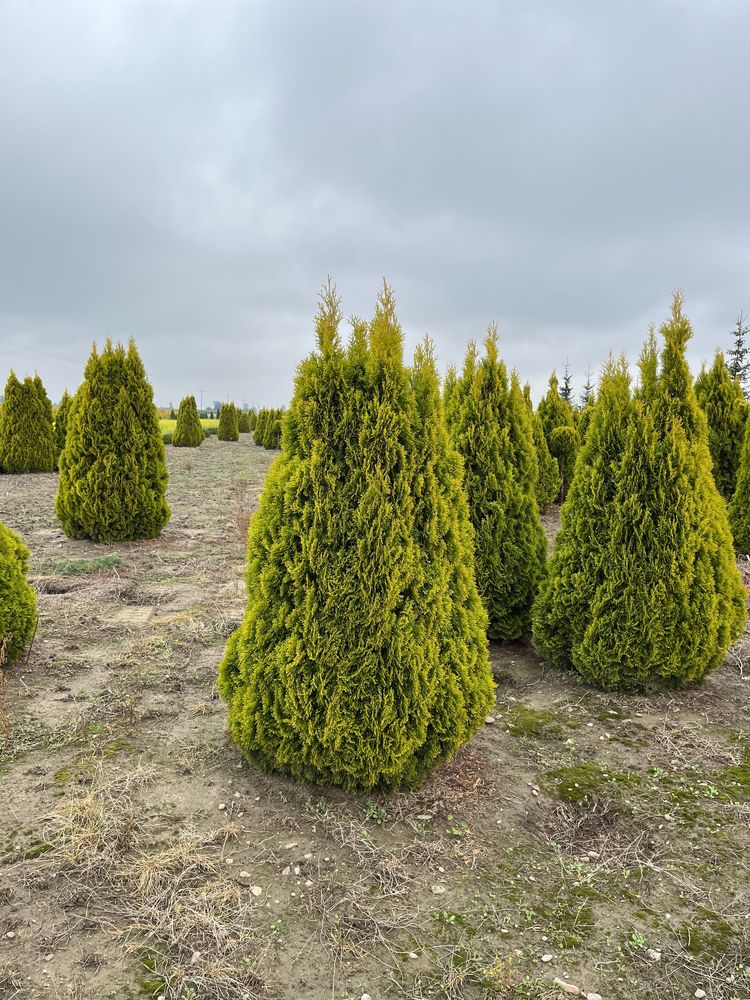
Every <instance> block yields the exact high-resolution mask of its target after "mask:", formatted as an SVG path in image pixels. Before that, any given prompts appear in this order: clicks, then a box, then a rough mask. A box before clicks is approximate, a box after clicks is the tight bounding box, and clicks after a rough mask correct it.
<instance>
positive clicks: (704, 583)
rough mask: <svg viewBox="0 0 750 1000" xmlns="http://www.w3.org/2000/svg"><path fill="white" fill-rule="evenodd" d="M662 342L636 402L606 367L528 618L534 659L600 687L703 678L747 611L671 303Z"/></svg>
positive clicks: (623, 374)
mask: <svg viewBox="0 0 750 1000" xmlns="http://www.w3.org/2000/svg"><path fill="white" fill-rule="evenodd" d="M661 332H662V336H663V338H664V347H663V350H662V354H661V363H660V365H659V366H658V368H659V370H658V371H657V360H658V359H657V353H656V345H655V342H654V340H653V338H651V339H650V340H649V341H648V342H647V344H646V348H645V349H644V353H643V355H642V358H641V385H640V387H639V390H638V392H637V393H636V394H635V395H634V396H633V395H631V392H630V386H629V378H628V374H627V368H626V365H625V363H624V362H618V363H614V362H610V363H609V364H608V365H607V367H606V369H605V372H604V375H603V378H602V382H601V387H600V392H599V398H598V400H597V402H596V405H595V407H594V411H593V415H592V418H591V425H590V428H589V432H588V435H587V438H586V442H585V444H584V446H583V449H582V451H581V454H580V456H579V459H578V463H577V466H576V473H575V478H574V480H573V483H572V485H571V488H570V492H569V494H568V497H567V500H566V501H565V504H564V505H563V509H562V527H561V529H560V533H559V535H558V537H557V541H556V544H555V551H554V555H553V557H552V559H551V561H550V567H549V575H548V578H547V581H546V582H545V583H544V584H543V586H542V588H541V591H540V594H539V598H538V600H537V603H536V606H535V608H534V626H533V640H534V644H535V646H536V647H537V649H538V650H539V651H540V652H541V653H542V654H543V655H544V656H546V657H547V658H548V659H549V660H551V661H552V662H553V663H555V664H557V665H559V666H569V667H573V668H574V669H575V670H577V671H578V672H579V673H580V674H581V675H582V676H583V677H584V678H585V679H586V680H588V681H591V682H593V683H595V684H597V685H599V686H601V687H603V688H638V687H642V686H644V685H646V684H649V683H661V684H686V683H691V682H694V681H698V680H700V679H701V678H702V677H703V676H705V674H706V673H707V672H708V671H710V670H712V669H713V668H715V667H716V666H718V665H719V664H720V663H721V662H722V660H723V658H724V656H725V654H726V651H727V648H728V646H729V644H730V642H732V641H733V640H734V639H736V638H737V637H738V635H739V634H740V632H741V630H742V625H743V622H744V619H745V613H746V612H745V596H744V589H743V587H742V583H741V580H740V576H739V572H738V570H737V567H736V564H735V562H734V554H733V552H732V546H731V534H730V531H729V524H728V520H727V513H726V507H725V505H724V503H723V501H722V500H721V497H720V496H719V493H718V490H717V488H716V484H715V482H714V479H713V476H712V474H711V458H710V453H709V450H708V430H707V427H706V421H705V417H704V415H703V413H702V411H701V409H700V407H699V406H698V403H697V400H696V397H695V392H694V389H693V385H692V379H691V376H690V372H689V369H688V366H687V362H686V360H685V346H686V343H687V341H688V339H689V337H690V336H691V328H690V324H689V322H688V320H687V318H686V317H685V316H684V315H683V313H682V300H681V297H680V296H679V295H678V296H675V301H674V305H673V309H672V316H671V318H670V320H669V321H668V322H666V323H665V324H664V325H663V326H662V331H661Z"/></svg>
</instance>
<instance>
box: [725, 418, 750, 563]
mask: <svg viewBox="0 0 750 1000" xmlns="http://www.w3.org/2000/svg"><path fill="white" fill-rule="evenodd" d="M729 521H730V524H731V526H732V536H733V537H734V547H735V549H736V551H737V552H738V553H741V554H742V555H748V554H750V420H748V421H747V423H746V426H745V438H744V442H743V445H742V452H741V454H740V466H739V470H738V472H737V487H736V489H735V492H734V496H733V497H732V500H731V501H730V504H729Z"/></svg>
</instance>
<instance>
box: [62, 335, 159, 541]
mask: <svg viewBox="0 0 750 1000" xmlns="http://www.w3.org/2000/svg"><path fill="white" fill-rule="evenodd" d="M167 478H168V477H167V468H166V463H165V459H164V442H163V441H162V436H161V431H160V429H159V420H158V415H157V411H156V407H155V406H154V401H153V392H152V389H151V385H150V384H149V382H148V380H147V378H146V372H145V369H144V367H143V363H142V361H141V359H140V357H139V355H138V351H137V350H136V346H135V342H134V341H133V340H131V341H130V344H129V346H128V349H127V350H125V348H124V347H123V345H122V344H117V345H115V346H113V345H112V342H111V341H110V340H107V342H106V344H105V347H104V350H103V351H102V352H101V353H99V352H98V351H97V348H96V345H94V347H93V349H92V351H91V356H90V357H89V360H88V363H87V365H86V371H85V377H84V381H83V384H82V385H81V387H80V388H79V390H78V392H77V393H76V395H75V397H74V399H73V403H72V405H71V408H70V415H69V417H68V434H67V438H66V442H65V448H64V449H63V452H62V455H61V456H60V484H59V487H58V493H57V501H56V509H57V516H58V517H59V519H60V521H61V523H62V526H63V530H64V531H65V532H66V534H68V535H70V536H71V537H72V538H91V539H93V540H94V541H97V542H114V541H121V540H124V539H130V538H154V537H156V536H157V535H158V534H159V533H160V531H161V530H162V528H163V527H164V525H165V524H166V523H167V521H168V520H169V507H168V505H167V501H166V491H167Z"/></svg>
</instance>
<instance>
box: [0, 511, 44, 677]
mask: <svg viewBox="0 0 750 1000" xmlns="http://www.w3.org/2000/svg"><path fill="white" fill-rule="evenodd" d="M28 568H29V550H28V549H27V548H26V546H25V545H24V544H23V542H22V541H21V539H20V538H19V537H18V535H17V534H16V533H15V531H11V529H10V528H7V527H6V526H5V525H4V524H3V523H2V521H0V668H2V667H3V666H4V665H5V664H7V663H13V662H14V661H15V660H17V659H18V658H19V657H20V656H22V655H23V654H24V653H25V652H26V650H27V649H28V646H29V643H30V642H31V640H32V638H33V636H34V629H35V628H36V595H35V593H34V590H33V589H32V587H30V586H29V583H28V581H27V579H26V574H27V572H28Z"/></svg>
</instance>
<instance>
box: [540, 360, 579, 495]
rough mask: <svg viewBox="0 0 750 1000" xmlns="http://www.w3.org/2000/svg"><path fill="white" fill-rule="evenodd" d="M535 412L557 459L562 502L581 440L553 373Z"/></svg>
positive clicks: (571, 411)
mask: <svg viewBox="0 0 750 1000" xmlns="http://www.w3.org/2000/svg"><path fill="white" fill-rule="evenodd" d="M537 413H538V414H539V419H540V420H541V422H542V429H543V430H544V437H545V438H546V441H547V447H548V448H549V451H550V454H551V455H552V456H553V458H555V459H556V460H557V467H558V470H559V473H560V483H561V485H560V496H561V497H562V498H563V499H565V497H566V496H567V493H568V490H569V489H570V484H571V483H572V481H573V471H574V469H575V464H576V455H577V453H578V446H579V444H580V437H579V434H578V431H577V430H576V426H575V425H576V418H575V414H574V412H573V407H572V406H571V404H570V403H569V402H568V400H566V399H563V398H562V396H561V395H560V393H559V390H558V382H557V375H555V373H554V372H553V373H552V375H551V376H550V380H549V389H548V390H547V394H546V395H545V396H544V397H543V398H542V399H541V400H540V402H539V407H538V409H537Z"/></svg>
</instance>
